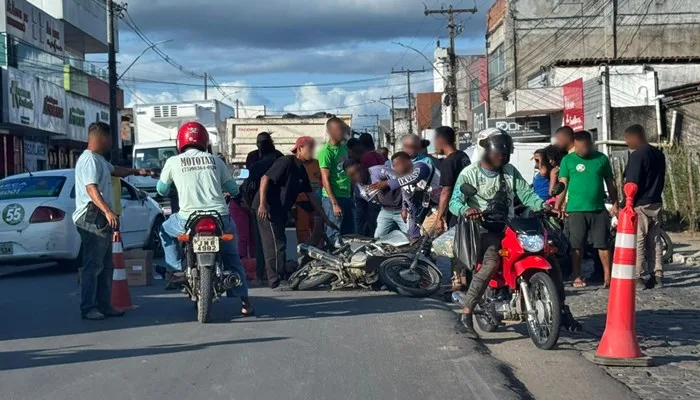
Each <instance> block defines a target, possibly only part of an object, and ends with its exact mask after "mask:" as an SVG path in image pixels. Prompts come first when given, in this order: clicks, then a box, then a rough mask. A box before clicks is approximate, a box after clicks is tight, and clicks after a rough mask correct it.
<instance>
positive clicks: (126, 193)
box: [121, 179, 138, 200]
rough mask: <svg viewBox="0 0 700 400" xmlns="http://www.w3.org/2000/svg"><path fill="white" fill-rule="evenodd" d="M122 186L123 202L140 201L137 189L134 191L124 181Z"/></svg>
mask: <svg viewBox="0 0 700 400" xmlns="http://www.w3.org/2000/svg"><path fill="white" fill-rule="evenodd" d="M121 186H122V195H121V197H122V200H136V199H138V194H137V193H136V189H134V188H133V187H132V186H131V185H129V184H127V183H126V182H124V180H123V179H122V181H121Z"/></svg>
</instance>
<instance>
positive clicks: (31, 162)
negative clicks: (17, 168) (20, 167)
mask: <svg viewBox="0 0 700 400" xmlns="http://www.w3.org/2000/svg"><path fill="white" fill-rule="evenodd" d="M48 156H49V150H48V146H47V144H46V141H44V140H42V138H38V137H26V138H24V166H25V167H26V168H27V170H29V171H39V170H42V169H44V168H45V167H46V161H47V160H48Z"/></svg>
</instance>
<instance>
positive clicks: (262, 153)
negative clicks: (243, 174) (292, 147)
mask: <svg viewBox="0 0 700 400" xmlns="http://www.w3.org/2000/svg"><path fill="white" fill-rule="evenodd" d="M255 144H256V145H257V147H258V149H257V150H253V151H251V152H250V153H248V156H247V157H246V159H245V167H246V168H248V169H250V167H251V166H252V165H253V164H254V163H256V162H258V161H260V160H262V159H263V158H265V157H273V158H274V159H275V160H276V159H278V158H280V157H282V155H283V154H282V152H280V151H279V150H277V149H276V148H275V142H273V141H272V136H271V135H270V133H268V132H261V133H259V134H258V137H257V139H256V141H255Z"/></svg>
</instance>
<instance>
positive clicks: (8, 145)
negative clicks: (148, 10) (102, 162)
mask: <svg viewBox="0 0 700 400" xmlns="http://www.w3.org/2000/svg"><path fill="white" fill-rule="evenodd" d="M2 3H3V6H4V7H3V11H2V12H3V13H4V15H3V16H2V17H1V18H0V67H1V71H0V72H1V73H2V85H1V86H0V91H1V92H2V97H1V98H2V109H1V110H2V118H1V119H0V178H1V177H5V176H8V175H11V174H14V173H20V172H24V171H37V170H44V169H54V168H67V167H72V166H74V165H75V161H76V160H77V158H78V156H79V155H80V152H82V150H83V149H85V146H86V143H87V127H88V125H89V124H90V123H91V122H95V121H102V122H107V123H108V122H109V85H108V84H107V75H106V72H105V71H104V70H103V69H101V68H97V67H95V66H94V65H92V64H90V63H87V62H85V61H84V60H85V56H86V54H90V53H106V52H107V42H106V34H107V32H106V30H107V28H106V26H107V24H106V12H105V11H104V7H103V6H100V5H99V4H97V3H96V2H94V1H87V0H63V1H61V0H57V1H48V0H46V1H41V0H30V1H27V0H3V1H2ZM118 98H119V103H120V104H119V105H120V106H121V105H122V104H123V93H121V92H119V95H118Z"/></svg>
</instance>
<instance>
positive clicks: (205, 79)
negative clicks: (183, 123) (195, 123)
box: [204, 72, 208, 100]
mask: <svg viewBox="0 0 700 400" xmlns="http://www.w3.org/2000/svg"><path fill="white" fill-rule="evenodd" d="M207 77H208V75H207V73H206V72H205V73H204V100H206V99H207Z"/></svg>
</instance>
